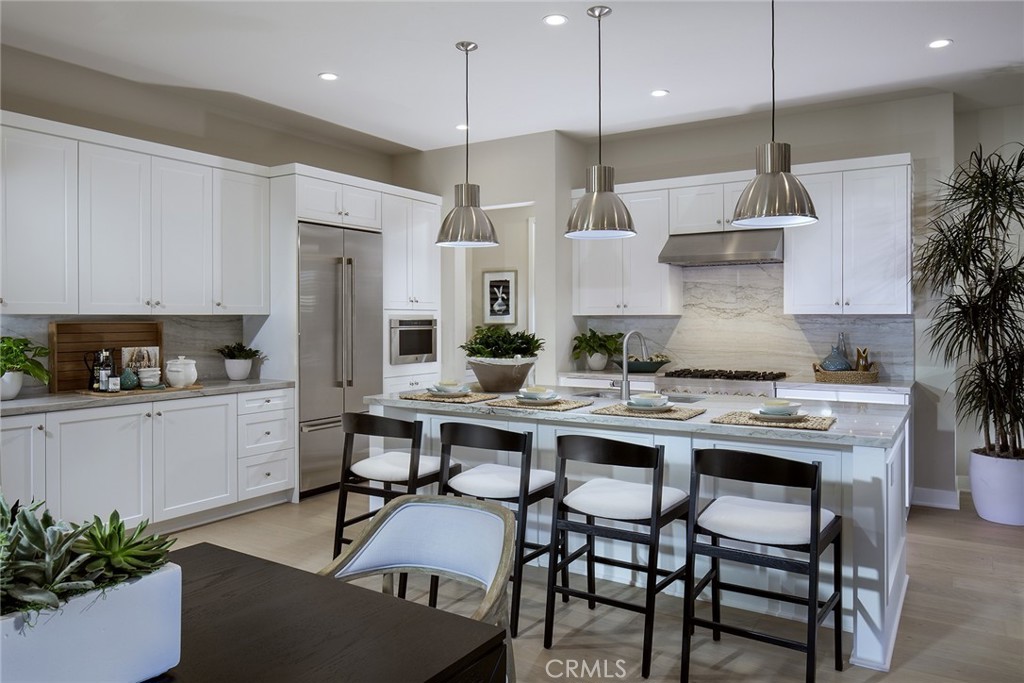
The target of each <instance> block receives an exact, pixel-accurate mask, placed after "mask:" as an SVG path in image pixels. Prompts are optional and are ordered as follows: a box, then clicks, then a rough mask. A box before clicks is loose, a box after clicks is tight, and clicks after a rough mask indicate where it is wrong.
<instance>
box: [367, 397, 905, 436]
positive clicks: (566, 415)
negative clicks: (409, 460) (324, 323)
mask: <svg viewBox="0 0 1024 683" xmlns="http://www.w3.org/2000/svg"><path fill="white" fill-rule="evenodd" d="M552 388H553V389H554V390H555V391H557V392H558V393H559V394H560V395H561V396H563V397H565V398H571V397H572V396H573V394H578V393H585V392H588V391H593V389H587V388H576V389H574V388H572V387H565V386H559V387H552ZM514 395H515V394H501V395H500V398H512V397H513V396H514ZM581 398H582V397H581ZM586 400H593V401H594V403H593V404H592V405H589V406H586V407H583V408H577V409H575V410H569V411H565V412H554V411H550V410H539V409H530V408H518V407H516V408H499V407H495V406H489V405H487V402H486V401H481V402H479V403H468V404H467V403H441V402H437V401H413V400H408V399H403V398H401V397H400V395H399V394H380V395H377V396H368V397H366V400H365V402H366V403H367V404H368V405H379V406H385V407H392V408H405V409H409V410H416V411H423V412H436V413H447V414H452V415H467V416H486V415H494V416H500V417H502V418H505V419H508V418H519V419H525V420H532V421H536V422H538V423H549V424H586V425H603V426H612V427H619V428H625V429H626V430H637V431H644V432H651V431H669V432H672V431H675V432H690V433H693V434H711V435H723V436H726V435H727V436H740V437H746V438H753V439H759V440H764V441H791V442H793V441H796V442H806V443H812V444H821V445H832V446H870V447H876V448H889V447H891V446H892V445H893V444H894V443H895V442H896V439H897V437H898V436H899V434H900V432H901V430H902V428H903V425H904V424H905V423H906V421H907V418H908V416H909V414H910V409H909V407H908V406H905V405H889V404H875V403H847V402H839V401H801V403H802V409H803V410H806V411H807V412H808V413H809V414H811V415H823V416H827V415H831V416H835V417H836V418H837V419H836V422H835V424H834V425H832V427H831V428H830V429H829V430H828V431H813V430H808V429H790V428H784V427H767V426H766V427H751V426H740V425H723V424H713V423H712V422H711V419H712V418H715V417H719V416H721V415H724V414H725V413H728V412H731V411H736V410H752V409H755V408H757V407H758V406H759V405H760V400H759V399H757V398H753V397H749V396H720V395H713V396H708V397H707V398H702V399H701V400H699V401H696V402H694V403H679V404H676V405H678V406H679V407H681V408H704V409H705V411H706V412H704V413H703V414H701V415H698V416H696V417H693V418H691V419H689V420H685V421H678V420H664V419H657V418H644V417H620V416H615V415H594V414H592V413H591V411H593V410H594V409H596V408H602V407H605V406H610V405H614V404H616V403H620V402H621V401H620V400H619V399H616V398H593V397H587V398H586Z"/></svg>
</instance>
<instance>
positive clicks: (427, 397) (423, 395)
mask: <svg viewBox="0 0 1024 683" xmlns="http://www.w3.org/2000/svg"><path fill="white" fill-rule="evenodd" d="M398 398H404V399H407V400H409V401H434V402H436V403H479V402H480V401H489V400H490V399H492V398H498V394H476V393H470V394H466V395H465V396H452V397H451V398H449V397H447V396H438V395H437V394H430V393H427V392H420V393H418V394H399V395H398Z"/></svg>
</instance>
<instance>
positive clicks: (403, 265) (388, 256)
mask: <svg viewBox="0 0 1024 683" xmlns="http://www.w3.org/2000/svg"><path fill="white" fill-rule="evenodd" d="M381 217H382V223H381V224H382V227H383V234H382V235H381V242H382V245H383V246H382V248H383V250H384V254H383V259H384V308H398V309H403V308H404V309H411V308H412V303H413V302H412V294H411V293H410V282H409V258H410V253H409V244H410V238H409V233H410V231H411V230H412V200H411V199H406V198H405V197H396V196H394V195H390V194H386V195H384V197H383V199H382V202H381ZM430 246H431V249H432V250H433V251H437V249H436V248H435V247H434V245H433V244H431V245H430Z"/></svg>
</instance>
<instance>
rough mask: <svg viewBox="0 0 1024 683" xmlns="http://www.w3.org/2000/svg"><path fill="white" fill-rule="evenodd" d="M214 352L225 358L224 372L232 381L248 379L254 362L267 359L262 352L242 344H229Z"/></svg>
mask: <svg viewBox="0 0 1024 683" xmlns="http://www.w3.org/2000/svg"><path fill="white" fill-rule="evenodd" d="M214 351H216V352H217V353H219V354H220V355H221V356H223V357H224V370H225V372H227V374H228V379H230V380H239V379H246V378H247V377H249V373H250V371H252V362H253V360H266V359H267V357H266V356H265V355H263V352H262V351H260V350H259V349H253V348H250V347H248V346H246V345H245V344H243V343H242V342H235V343H234V344H227V345H225V346H222V347H220V348H219V349H214Z"/></svg>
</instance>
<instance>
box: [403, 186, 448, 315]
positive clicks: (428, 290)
mask: <svg viewBox="0 0 1024 683" xmlns="http://www.w3.org/2000/svg"><path fill="white" fill-rule="evenodd" d="M440 225H441V207H439V206H438V205H436V204H428V203H426V202H420V201H416V200H413V202H412V225H411V226H410V230H409V252H408V253H409V257H410V258H409V290H410V293H411V294H412V299H413V306H414V307H415V308H417V309H419V310H437V309H439V308H440V307H441V250H440V248H438V247H436V246H435V245H434V241H435V240H436V239H437V230H438V228H439V227H440Z"/></svg>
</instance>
